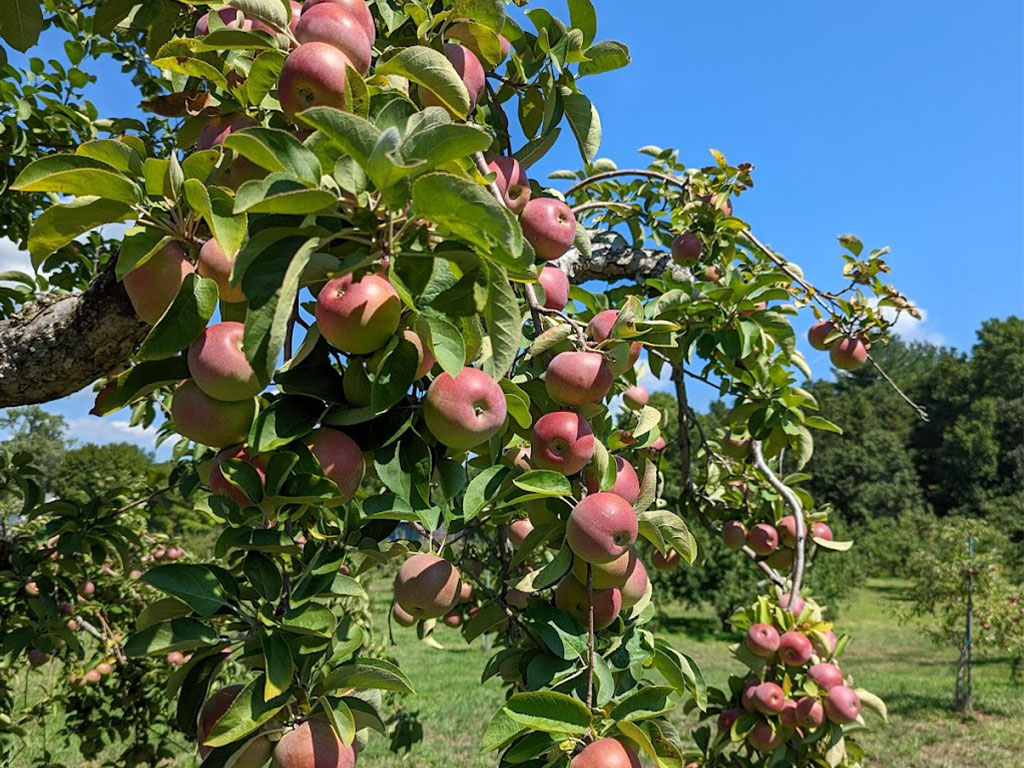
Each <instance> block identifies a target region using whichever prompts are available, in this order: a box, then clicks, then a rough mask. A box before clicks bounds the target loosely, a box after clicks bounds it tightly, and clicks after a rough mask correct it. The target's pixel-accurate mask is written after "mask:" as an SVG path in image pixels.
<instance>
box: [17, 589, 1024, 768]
mask: <svg viewBox="0 0 1024 768" xmlns="http://www.w3.org/2000/svg"><path fill="white" fill-rule="evenodd" d="M375 587H376V588H375V589H374V590H373V593H372V594H373V596H374V600H375V604H376V605H377V606H378V607H379V609H380V611H381V612H382V613H383V612H384V611H385V610H386V609H387V600H388V599H389V594H388V592H387V591H386V585H385V584H383V583H379V584H378V585H375ZM901 588H902V587H901V584H900V583H899V582H898V581H893V580H875V581H871V582H869V583H868V584H867V585H866V586H864V587H862V588H860V589H858V590H857V591H856V592H855V593H854V594H853V596H852V600H851V601H850V603H849V604H847V605H844V606H843V607H842V613H841V621H840V623H839V627H838V628H839V629H840V630H841V631H848V632H850V633H851V634H852V635H853V640H852V641H851V643H850V645H849V646H848V647H847V650H846V652H845V654H844V656H843V667H844V669H845V670H847V671H849V672H851V673H852V674H853V675H854V677H855V680H856V683H857V684H858V685H861V686H864V687H866V688H868V689H869V690H871V691H873V692H875V693H876V694H878V695H879V696H881V697H882V698H883V699H884V700H885V702H886V704H887V705H888V708H889V724H888V725H885V724H883V723H882V722H881V721H880V720H879V719H878V718H877V717H875V716H874V715H872V714H868V715H867V718H868V722H869V724H870V725H871V730H870V731H867V732H863V733H862V734H861V735H860V740H861V742H862V743H863V744H864V746H865V749H866V753H867V755H868V758H867V765H869V766H877V767H879V768H992V767H994V766H999V767H1000V768H1002V767H1003V766H1005V767H1007V768H1009V767H1010V766H1020V765H1024V686H1022V685H1021V684H1020V683H1011V682H1010V679H1009V673H1010V659H1009V658H1007V657H1000V656H990V655H984V654H983V655H981V656H980V657H979V658H978V664H977V667H976V668H975V672H974V680H975V705H976V712H975V714H973V715H971V716H969V717H961V716H957V715H955V714H953V713H952V711H951V708H950V707H951V702H952V698H953V683H954V674H955V667H954V662H955V655H954V653H953V651H952V650H950V649H945V648H936V647H935V646H933V645H931V644H930V643H929V642H928V641H927V640H926V638H925V637H924V636H923V635H922V634H921V632H920V631H919V629H918V628H917V627H916V626H914V625H900V624H899V623H898V622H897V621H896V619H895V618H894V615H893V609H894V607H895V606H896V605H897V604H898V602H899V600H900V595H901ZM716 625H717V622H716V621H715V620H714V619H713V618H711V617H710V615H709V614H702V613H700V612H697V611H690V612H682V611H678V610H675V611H673V610H669V611H667V615H666V616H664V617H663V618H662V619H661V620H660V631H661V632H662V633H663V634H664V635H665V636H667V637H668V638H670V639H671V641H672V643H673V644H674V645H675V646H676V647H677V648H678V649H680V650H682V651H685V652H686V653H688V654H689V655H691V656H692V657H693V658H694V659H695V660H696V661H697V662H698V664H699V665H700V666H701V669H702V671H703V672H704V674H705V676H706V677H707V679H708V682H709V683H710V684H722V683H724V682H725V680H726V679H727V678H728V676H729V674H730V672H733V671H735V670H737V669H738V666H737V663H734V662H733V661H732V660H731V658H730V654H729V651H728V645H729V644H730V643H731V642H734V640H735V638H734V637H732V636H730V635H726V634H720V633H718V631H717V626H716ZM435 637H436V638H437V639H438V640H439V641H440V642H441V643H442V644H444V646H445V649H444V650H436V649H433V648H430V647H428V646H427V645H425V644H423V643H421V642H419V641H418V640H417V639H416V634H415V630H412V629H399V628H397V627H396V631H395V641H396V645H395V646H394V647H393V649H392V652H393V653H394V655H395V656H396V657H397V658H398V659H399V661H400V662H401V664H402V666H403V668H404V669H405V670H406V671H407V672H408V673H409V675H410V676H411V677H412V679H413V682H414V683H415V685H416V689H417V693H416V695H415V696H411V697H407V698H406V699H405V707H406V709H407V710H408V711H409V712H416V713H417V714H418V718H419V721H420V722H421V724H422V726H423V731H424V734H423V741H422V742H421V743H420V744H418V745H417V746H416V747H414V748H413V750H412V752H411V753H409V754H402V755H396V754H393V753H391V752H390V751H388V745H387V744H386V743H385V742H384V740H383V739H381V738H380V737H379V736H374V737H373V739H372V740H371V743H370V745H369V747H368V749H367V750H366V751H365V752H364V753H363V754H362V755H361V756H360V760H359V765H360V768H399V767H400V766H401V767H402V768H454V767H455V766H458V767H459V768H491V766H493V765H494V764H495V758H494V755H485V754H481V753H480V751H479V747H478V743H479V739H480V735H481V734H482V733H483V731H484V728H485V727H486V726H487V723H488V720H489V719H490V717H491V715H492V714H493V713H494V712H495V711H496V709H497V708H498V706H499V705H500V703H501V701H502V698H503V697H502V690H501V687H500V685H499V684H498V682H497V681H495V680H491V681H488V682H487V683H485V684H481V683H480V671H481V670H482V669H483V666H484V663H485V661H486V659H487V658H488V655H489V654H488V653H487V652H485V651H483V650H482V649H481V648H480V644H479V641H478V642H477V643H476V644H475V645H474V646H473V647H471V648H470V647H467V646H466V645H465V643H464V642H463V641H462V638H461V635H459V634H458V633H457V632H456V631H455V630H450V629H446V628H443V627H442V628H441V629H439V630H438V631H437V632H436V634H435ZM56 725H57V724H56V723H53V726H54V727H55V726H56ZM679 725H680V726H681V727H683V728H686V727H690V726H692V725H693V721H692V720H691V721H687V720H686V719H684V718H683V717H682V715H680V717H679ZM30 741H31V742H35V744H33V746H36V747H37V748H38V745H39V741H38V739H37V738H32V739H30ZM60 757H62V758H64V760H63V762H64V764H65V765H68V766H71V765H75V766H82V768H86V767H87V766H92V765H98V764H99V763H88V762H84V763H83V762H82V760H81V757H80V756H79V755H78V754H77V752H70V751H69V752H68V753H67V754H62V755H60ZM27 764H28V763H27V762H26V763H23V765H27ZM194 765H195V763H194V761H193V758H192V757H191V756H183V757H182V759H181V760H179V761H178V762H177V764H176V766H175V768H192V766H194Z"/></svg>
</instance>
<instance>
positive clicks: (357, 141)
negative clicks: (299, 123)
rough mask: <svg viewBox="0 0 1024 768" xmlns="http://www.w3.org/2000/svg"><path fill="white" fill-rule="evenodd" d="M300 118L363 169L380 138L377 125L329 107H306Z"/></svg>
mask: <svg viewBox="0 0 1024 768" xmlns="http://www.w3.org/2000/svg"><path fill="white" fill-rule="evenodd" d="M302 119H303V120H304V121H305V122H306V123H308V124H309V125H311V126H313V127H314V128H316V129H317V130H319V131H320V132H321V133H323V134H324V135H325V136H326V137H327V138H328V139H330V140H331V142H332V143H333V144H335V145H337V146H338V147H340V148H341V149H342V150H344V152H345V153H346V154H349V155H351V156H352V158H353V159H354V160H355V161H356V162H357V163H359V165H360V167H361V168H363V169H364V170H365V168H366V166H367V165H368V164H369V162H370V155H371V154H372V153H373V148H374V147H375V146H377V140H378V139H379V138H380V134H381V131H380V129H379V128H378V127H377V126H375V125H374V124H373V123H371V122H370V121H369V120H365V119H364V118H362V117H359V116H357V115H353V114H351V113H349V112H342V111H341V110H340V109H333V108H331V107H313V108H312V109H307V110H306V111H305V112H303V113H302Z"/></svg>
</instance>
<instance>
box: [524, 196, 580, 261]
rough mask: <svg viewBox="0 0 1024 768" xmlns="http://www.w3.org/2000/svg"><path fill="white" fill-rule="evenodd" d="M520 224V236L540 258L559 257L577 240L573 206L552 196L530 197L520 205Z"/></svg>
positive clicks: (552, 258)
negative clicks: (521, 228) (523, 205)
mask: <svg viewBox="0 0 1024 768" xmlns="http://www.w3.org/2000/svg"><path fill="white" fill-rule="evenodd" d="M519 223H520V224H521V225H522V227H523V236H524V237H525V238H526V239H527V241H528V242H529V243H530V245H531V246H533V250H534V252H535V253H536V254H537V258H539V259H541V260H542V261H554V260H555V259H557V258H559V257H561V256H562V255H564V254H565V252H566V251H568V250H569V249H570V248H571V247H572V244H573V243H574V242H575V240H576V217H575V216H574V215H573V212H572V209H571V208H570V207H569V206H568V205H566V204H565V203H563V202H562V201H561V200H556V199H555V198H553V197H537V198H534V199H532V200H530V201H529V202H528V203H527V204H526V207H525V208H523V214H522V216H521V217H520V219H519Z"/></svg>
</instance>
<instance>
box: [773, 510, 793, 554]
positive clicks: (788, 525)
mask: <svg viewBox="0 0 1024 768" xmlns="http://www.w3.org/2000/svg"><path fill="white" fill-rule="evenodd" d="M775 529H776V530H777V531H778V532H779V539H780V540H781V541H782V543H783V545H785V546H787V547H795V546H796V518H795V517H793V515H785V516H784V517H781V518H779V520H778V521H777V522H776V523H775Z"/></svg>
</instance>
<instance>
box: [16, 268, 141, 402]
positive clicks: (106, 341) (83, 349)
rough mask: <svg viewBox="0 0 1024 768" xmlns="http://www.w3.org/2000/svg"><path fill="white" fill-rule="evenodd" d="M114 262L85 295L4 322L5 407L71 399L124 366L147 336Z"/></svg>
mask: <svg viewBox="0 0 1024 768" xmlns="http://www.w3.org/2000/svg"><path fill="white" fill-rule="evenodd" d="M147 328H148V326H147V325H146V324H145V323H144V322H143V321H142V320H140V319H139V318H138V316H137V315H136V314H135V310H134V309H132V305H131V302H130V301H129V300H128V294H127V293H125V290H124V287H123V286H122V285H121V283H119V282H118V281H117V280H116V279H115V278H114V262H113V261H111V262H110V263H109V264H108V265H107V267H106V268H105V269H104V270H103V272H102V273H100V275H98V276H97V277H96V279H95V280H93V282H92V283H91V284H90V285H89V287H88V288H87V289H86V290H85V291H83V292H82V293H79V294H75V295H72V296H65V297H61V298H52V297H44V298H42V299H40V300H39V301H36V302H34V303H32V304H29V305H27V306H25V307H24V308H23V309H22V311H21V312H19V313H18V314H17V315H15V316H14V317H11V318H10V319H8V320H4V321H0V407H9V406H14V405H28V404H31V403H45V402H47V401H50V400H56V399H57V398H60V397H64V396H66V395H70V394H71V393H73V392H77V391H78V390H79V389H81V388H82V387H85V386H88V385H89V384H92V383H93V382H94V381H95V380H96V379H98V378H100V377H101V376H104V375H106V374H108V373H110V371H111V370H113V369H114V368H116V367H117V366H119V365H121V364H122V363H124V362H125V361H126V360H127V359H128V358H129V356H130V355H131V353H132V350H133V349H134V348H135V347H136V346H137V345H138V344H139V342H140V341H142V339H143V337H144V336H145V335H146V330H147Z"/></svg>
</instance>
